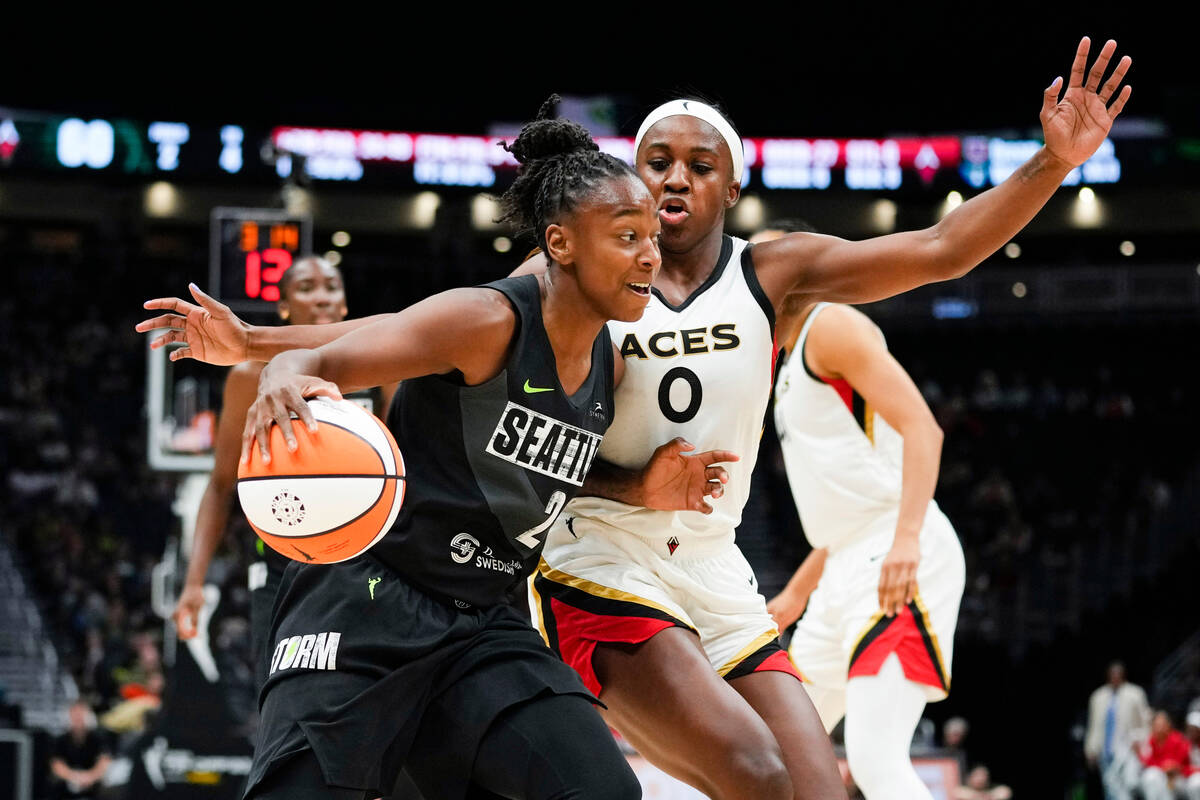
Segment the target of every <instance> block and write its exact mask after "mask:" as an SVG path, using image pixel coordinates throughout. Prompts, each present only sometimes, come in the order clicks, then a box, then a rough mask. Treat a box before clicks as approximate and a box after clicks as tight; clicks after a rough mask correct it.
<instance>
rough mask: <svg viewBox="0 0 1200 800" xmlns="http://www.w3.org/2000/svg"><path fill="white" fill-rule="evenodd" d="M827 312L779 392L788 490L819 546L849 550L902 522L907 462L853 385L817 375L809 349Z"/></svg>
mask: <svg viewBox="0 0 1200 800" xmlns="http://www.w3.org/2000/svg"><path fill="white" fill-rule="evenodd" d="M826 305H827V304H826V303H819V304H818V305H817V306H816V307H815V308H814V309H813V310H812V311H811V312H810V313H809V315H808V319H807V320H805V322H804V327H803V328H801V329H800V335H799V336H798V337H797V339H796V346H795V347H794V348H793V352H792V353H790V354H788V358H787V361H786V362H785V363H784V365H783V366H782V367H780V369H779V380H778V382H777V383H776V388H775V427H776V430H777V431H778V433H779V441H780V445H781V446H782V450H783V460H784V464H785V465H786V466H787V474H788V483H790V484H791V487H792V497H793V498H794V499H795V502H796V510H797V511H798V512H799V513H800V522H801V524H802V525H803V526H804V534H805V536H806V537H807V538H808V541H809V543H810V544H811V545H812V546H813V547H829V546H831V545H834V546H836V545H838V544H842V543H845V542H847V541H848V540H849V539H851V538H853V537H855V536H856V535H858V534H860V533H863V532H865V531H866V530H867V529H868V528H870V527H871V526H873V525H877V523H878V522H879V521H880V518H881V517H883V516H885V515H889V514H890V515H893V516H895V515H898V514H899V508H900V486H901V480H902V474H903V469H902V467H903V457H904V440H903V439H902V438H901V437H900V434H899V433H897V432H896V430H895V429H894V428H892V427H891V426H890V425H888V424H887V422H885V421H884V419H883V418H882V417H880V416H879V415H878V414H876V413H875V410H874V409H873V408H871V406H870V405H869V404H867V403H866V402H865V401H864V400H863V398H862V396H861V395H859V394H858V392H856V391H854V388H853V387H852V386H850V384H849V383H848V382H847V381H845V380H842V379H837V380H833V379H823V378H821V377H819V376H818V375H816V374H814V373H813V372H812V371H811V370H810V369H809V367H808V363H807V361H806V360H805V357H804V343H805V341H806V340H807V339H808V332H809V330H811V329H812V325H813V321H814V320H816V318H817V315H818V314H820V313H821V311H822V310H823V309H824V308H825V307H826ZM876 330H877V331H878V330H879V329H878V328H876ZM879 336H880V338H881V339H882V338H883V332H882V331H880V332H879ZM931 507H932V503H931Z"/></svg>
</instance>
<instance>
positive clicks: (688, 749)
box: [532, 37, 1131, 800]
mask: <svg viewBox="0 0 1200 800" xmlns="http://www.w3.org/2000/svg"><path fill="white" fill-rule="evenodd" d="M1090 44H1091V43H1090V40H1089V39H1087V38H1086V37H1085V38H1084V39H1083V40H1081V41H1080V43H1079V46H1078V48H1077V49H1076V53H1075V58H1074V62H1073V64H1072V68H1071V73H1070V77H1069V79H1068V80H1067V82H1066V85H1065V87H1064V82H1063V80H1062V79H1061V78H1056V79H1055V80H1054V81H1053V82H1051V84H1050V85H1049V86H1048V87H1047V88H1046V90H1045V92H1044V93H1043V98H1042V108H1041V112H1040V119H1041V122H1042V130H1043V134H1044V141H1045V145H1044V146H1043V147H1042V148H1041V149H1040V150H1039V151H1038V152H1037V153H1036V154H1035V155H1034V156H1033V157H1032V158H1031V159H1030V160H1029V161H1027V162H1026V163H1025V164H1024V165H1022V166H1021V167H1020V168H1018V169H1017V170H1016V171H1015V172H1014V173H1013V175H1012V176H1011V177H1010V178H1008V179H1007V180H1006V181H1004V182H1003V183H1002V184H1000V185H999V186H997V187H995V188H993V189H990V190H988V191H986V192H982V193H981V194H979V195H978V196H976V197H974V198H972V199H971V200H968V201H967V202H966V203H963V204H962V205H961V206H959V207H958V208H957V209H956V210H954V211H953V212H951V213H950V214H947V215H946V216H945V217H944V218H943V219H942V220H941V221H939V222H938V223H937V224H936V225H934V226H932V227H930V228H927V229H924V230H918V231H908V232H901V233H896V234H891V235H887V236H881V237H878V238H874V239H868V240H864V241H847V240H844V239H840V238H838V237H835V236H826V235H820V234H814V233H795V234H791V235H788V236H784V237H781V238H780V239H778V240H775V241H772V242H766V243H763V244H760V245H755V246H754V247H753V250H752V252H751V254H750V260H751V262H752V263H751V265H750V266H749V267H748V269H749V270H751V271H752V273H753V276H754V277H755V278H756V282H757V284H758V288H759V290H760V291H761V293H763V294H764V295H765V299H766V301H767V303H768V304H769V306H770V308H772V309H774V312H775V314H776V315H778V313H779V312H780V311H781V310H782V307H783V304H784V301H785V298H786V297H787V296H788V295H790V294H795V295H799V296H800V300H801V301H802V302H805V303H809V304H811V303H816V302H819V301H828V302H840V303H861V302H869V301H873V300H879V299H882V298H885V297H889V296H892V295H895V294H898V293H901V292H904V291H907V290H909V289H912V288H914V287H917V286H920V285H923V284H926V283H932V282H936V281H944V280H950V279H952V278H957V277H960V276H962V275H964V274H965V273H967V272H968V271H970V270H971V269H972V268H973V267H975V266H976V265H977V264H979V263H980V262H981V261H983V259H985V258H986V257H988V256H989V255H990V254H991V253H993V252H995V251H996V250H997V249H998V248H999V247H1001V246H1002V245H1003V244H1004V243H1005V242H1007V241H1009V239H1010V238H1011V237H1012V236H1013V235H1015V234H1016V233H1017V232H1018V231H1019V230H1020V229H1021V228H1022V227H1023V226H1024V225H1025V224H1026V223H1027V222H1028V221H1029V220H1030V219H1032V217H1033V216H1034V215H1035V214H1036V213H1037V211H1038V210H1039V209H1040V208H1041V207H1042V206H1043V205H1044V204H1045V202H1046V201H1047V200H1048V199H1049V198H1050V196H1051V195H1052V194H1053V193H1054V192H1055V190H1056V189H1057V188H1058V186H1059V185H1060V184H1061V183H1062V181H1063V179H1064V178H1065V177H1066V176H1067V174H1068V173H1069V172H1070V171H1071V170H1072V169H1073V168H1075V167H1077V166H1078V165H1080V164H1082V163H1083V162H1084V161H1086V160H1087V159H1088V158H1089V157H1091V155H1092V154H1093V153H1094V152H1095V151H1096V149H1097V148H1098V147H1099V146H1100V144H1101V143H1102V142H1103V141H1104V139H1105V137H1106V136H1107V134H1108V131H1109V129H1110V128H1111V125H1112V121H1113V120H1114V119H1115V118H1116V117H1117V115H1118V114H1120V112H1121V109H1122V108H1123V107H1124V105H1125V102H1126V101H1127V100H1128V98H1129V95H1130V92H1131V90H1130V87H1129V86H1125V87H1124V88H1123V89H1122V88H1121V83H1122V81H1123V79H1124V76H1125V73H1126V71H1127V70H1128V69H1129V66H1130V63H1131V60H1130V59H1129V57H1128V56H1126V57H1124V58H1122V59H1121V60H1120V62H1119V63H1117V65H1116V67H1115V68H1114V69H1113V70H1112V72H1111V74H1108V73H1109V66H1110V61H1111V60H1112V57H1113V53H1114V52H1115V50H1116V43H1115V42H1113V41H1109V42H1107V43H1106V44H1105V45H1104V47H1103V48H1102V49H1101V51H1100V54H1099V56H1098V57H1097V58H1096V60H1095V62H1094V64H1093V65H1092V67H1091V69H1090V70H1088V68H1087V62H1088V54H1089V50H1090ZM1106 74H1108V77H1107V80H1106V79H1105V77H1106ZM668 106H671V107H672V109H673V110H672V113H670V115H667V114H666V111H665V109H664V108H660V109H658V110H657V111H656V112H654V113H652V115H651V118H648V119H654V120H655V121H654V122H653V124H652V125H651V126H650V127H649V128H648V129H646V130H643V131H641V132H639V143H638V149H637V152H636V168H637V170H638V173H639V174H640V175H641V176H642V179H643V180H644V181H645V182H646V185H647V186H648V187H649V188H650V190H651V191H652V192H653V193H654V195H655V199H656V202H657V207H658V208H659V210H660V220H661V222H662V238H661V245H662V254H663V266H662V269H661V270H660V271H659V273H658V276H657V277H656V278H655V281H654V289H655V291H656V294H657V295H658V296H660V297H661V298H662V299H663V301H664V303H668V304H670V305H671V306H672V307H675V308H682V307H684V306H686V305H687V304H688V303H690V302H691V301H692V300H693V299H694V298H695V297H696V296H698V295H700V294H702V293H703V292H704V291H705V289H706V287H707V282H709V280H710V276H712V275H713V274H714V270H715V269H716V265H717V264H718V263H719V262H720V261H721V258H720V257H721V254H722V251H723V248H725V247H726V246H727V245H726V237H724V232H723V229H724V222H725V213H726V211H727V209H729V208H732V207H733V205H734V204H735V203H736V202H737V200H738V196H739V193H740V177H741V176H740V174H739V170H737V169H736V167H735V165H740V164H741V162H742V154H741V152H740V140H737V137H736V135H734V136H732V137H731V136H729V135H727V134H724V133H722V132H721V131H720V130H718V128H726V127H731V126H726V125H723V124H721V123H720V122H718V123H717V125H716V126H714V125H713V124H710V123H709V122H706V121H705V120H704V119H703V118H702V117H703V116H707V112H703V111H702V110H695V109H689V108H688V103H685V102H683V101H675V103H674V104H668ZM726 121H727V120H726ZM643 127H645V125H643ZM733 147H737V148H738V152H737V153H736V155H735V154H734V152H733V150H732V149H731V148H733ZM532 268H536V264H534V265H532ZM721 322H725V320H723V319H715V318H714V319H712V320H711V323H721ZM772 322H773V319H772ZM701 324H702V323H701V321H699V320H693V321H691V322H690V326H691V327H694V328H696V329H697V330H698V329H700V326H701ZM647 333H649V332H647ZM694 357H696V358H699V357H701V356H694ZM654 364H655V362H654V360H653V359H650V360H640V358H639V356H637V355H636V354H634V356H633V357H632V358H630V359H629V362H628V365H627V369H628V370H634V369H637V368H639V365H641V366H643V367H646V366H647V365H650V366H649V367H647V368H653V365H654ZM743 380H744V378H743ZM769 380H770V375H769V368H768V369H766V370H764V373H763V374H762V375H761V383H762V384H764V385H765V384H768V383H769ZM765 403H766V397H765V396H764V402H763V405H762V406H761V407H755V408H746V407H745V404H743V405H742V407H734V406H731V407H729V408H727V409H722V410H721V411H720V413H724V414H728V415H729V421H730V424H729V425H728V426H727V427H728V428H729V429H733V428H734V427H735V425H734V424H732V423H734V422H736V421H737V420H739V419H741V418H742V416H743V415H756V418H757V419H759V420H761V419H762V417H763V414H764V413H765V411H766V405H765ZM631 413H632V414H635V415H642V416H637V417H634V418H632V419H635V420H641V419H643V418H645V419H649V418H650V416H652V415H654V414H656V413H658V412H657V410H655V409H653V408H636V409H633V410H632V412H631V410H630V409H625V410H624V411H623V412H621V417H622V419H624V420H629V419H631V417H629V416H628V415H629V414H631ZM705 413H706V409H705V408H704V407H703V404H701V409H700V415H701V416H703V415H704V414H705ZM714 426H715V427H716V428H720V427H721V426H720V425H719V424H715V423H714ZM627 435H628V434H627ZM632 438H636V436H634V437H632ZM697 444H698V445H700V446H704V447H715V446H728V445H727V444H725V443H724V442H723V441H721V440H719V439H711V440H709V439H706V440H704V441H697ZM741 455H742V457H743V462H745V461H747V460H748V458H749V457H751V456H752V454H746V453H742V454H741ZM746 479H747V480H748V477H747V478H746ZM586 492H587V493H588V494H595V495H599V496H602V497H607V498H611V499H613V500H616V501H619V502H621V503H624V504H627V505H628V506H634V507H636V506H639V505H641V506H644V505H646V504H645V503H644V502H643V501H642V500H641V494H640V493H641V489H640V487H639V485H638V483H637V482H636V475H632V474H630V473H629V472H628V471H625V470H621V469H616V468H611V469H610V468H607V467H606V465H605V464H604V463H603V462H597V465H596V467H595V468H594V469H593V471H592V473H591V475H590V477H589V481H588V486H587V487H586ZM743 493H744V490H743V489H741V488H740V487H737V486H735V484H734V483H733V482H732V481H731V482H730V484H729V486H727V487H726V494H727V495H731V496H733V497H737V496H739V495H741V494H743ZM714 505H716V504H715V503H714ZM619 516H620V517H628V516H629V514H628V512H627V511H624V510H622V511H620V512H619ZM615 518H616V517H615ZM576 527H579V526H578V524H577V525H576ZM591 535H595V533H594V531H593V532H591V533H589V536H591ZM579 541H580V543H581V544H582V543H583V542H584V541H585V539H582V538H581V539H580V540H579ZM687 546H688V543H687V542H686V541H683V537H680V538H679V541H678V544H677V547H678V548H679V549H680V550H681V551H682V550H683V549H684V548H686V547H687ZM664 557H666V555H665V554H664ZM546 559H547V561H548V562H549V563H551V566H554V564H553V561H552V559H551V548H550V547H549V546H548V547H547V550H546ZM592 566H595V567H597V568H600V569H603V568H604V567H605V566H609V565H607V564H595V563H593V564H592ZM611 566H612V567H613V569H614V571H619V570H620V567H621V565H620V564H613V565H611ZM566 571H567V572H570V570H569V569H568V570H566ZM568 577H570V576H568ZM594 583H603V581H596V582H594ZM614 588H615V589H616V590H617V591H621V592H623V593H624V594H626V595H628V594H637V591H636V587H621V586H616V587H614V586H612V585H611V584H606V585H604V586H602V587H600V590H601V591H604V590H611V589H614ZM556 600H559V601H560V602H566V601H567V598H566V597H565V596H563V597H562V598H556ZM592 605H593V608H592V609H589V608H585V607H582V606H581V607H577V608H575V609H573V612H572V614H571V618H572V620H573V622H574V624H575V626H576V627H575V629H573V630H563V631H560V632H559V635H558V637H557V638H558V640H559V641H560V642H566V641H574V642H576V643H577V644H581V645H582V646H586V647H591V648H593V652H592V655H591V656H590V657H589V658H588V659H587V660H588V663H589V666H590V667H591V671H592V672H593V673H594V675H595V676H596V677H597V679H598V681H599V683H600V685H601V687H602V692H601V694H600V699H601V700H602V701H603V702H604V703H605V704H606V706H607V710H606V711H605V712H604V714H605V719H606V720H607V721H608V722H609V723H610V724H611V725H612V726H613V727H615V728H616V729H617V730H619V731H620V732H621V733H622V734H623V735H624V736H625V737H626V738H627V739H629V740H630V742H631V743H632V744H633V745H634V746H635V747H636V748H638V750H639V751H640V752H642V754H643V755H645V756H647V758H648V759H649V760H651V761H652V762H653V763H655V764H656V765H657V766H659V767H661V768H663V769H664V770H666V771H667V772H669V773H671V774H673V775H675V776H676V777H678V778H680V779H682V780H684V781H686V782H688V783H690V784H691V785H693V786H696V787H697V788H699V789H701V790H702V791H704V792H705V793H706V794H708V795H709V796H710V797H712V798H714V800H724V799H725V798H759V799H761V798H779V799H780V800H782V799H783V798H790V797H794V798H802V797H803V798H809V797H839V796H844V789H843V788H842V786H841V781H840V778H839V776H838V773H837V770H836V767H835V766H834V765H833V759H832V755H831V750H830V746H829V742H828V737H827V736H826V735H825V731H824V728H823V726H822V725H821V722H820V720H819V718H818V716H817V714H816V713H815V711H814V709H813V707H812V703H811V702H810V700H809V699H808V697H807V695H806V694H805V692H804V690H803V689H802V688H801V684H800V682H799V681H798V680H796V679H795V678H794V677H792V676H791V675H788V674H786V672H784V671H779V670H760V671H754V672H751V673H750V674H740V675H738V676H736V677H732V678H731V679H729V680H722V679H721V678H720V677H719V676H718V675H717V673H716V671H715V670H714V668H713V665H712V664H711V663H710V659H709V657H708V655H707V654H706V651H705V645H706V642H704V641H702V640H701V639H700V637H698V636H697V635H696V633H695V631H694V630H693V629H692V626H689V625H687V624H686V623H685V622H680V623H679V624H676V625H673V626H670V627H666V628H665V629H663V628H661V627H656V628H652V629H650V630H651V632H650V633H648V634H645V635H643V636H641V637H640V638H629V637H628V635H627V630H628V629H627V628H622V627H621V626H614V628H613V629H612V630H613V631H614V632H613V633H611V634H608V633H605V632H603V629H604V627H605V623H604V621H603V619H602V618H601V617H600V616H598V615H595V609H594V606H595V603H592ZM628 605H629V604H626V607H628ZM701 612H703V609H701ZM589 614H591V615H593V617H592V618H591V619H590V620H589V619H588V615H589ZM563 616H566V615H563ZM647 616H648V617H649V616H650V614H648V615H647ZM762 616H763V617H764V619H765V624H766V625H768V626H770V627H774V625H773V623H772V621H771V620H770V618H769V617H768V616H766V610H765V606H764V607H763V614H762ZM647 627H649V626H647ZM596 631H601V633H600V634H596V633H595V632H596ZM755 633H756V631H748V635H749V636H751V637H752V636H753V635H755ZM589 635H591V636H593V637H594V638H593V639H592V641H591V642H588V641H587V637H588V636H589ZM607 635H611V636H612V638H607V639H606V638H604V636H607ZM562 655H563V657H564V658H565V659H567V660H568V661H569V662H571V663H576V662H577V661H578V658H577V657H573V656H575V655H576V654H573V653H567V652H562ZM800 666H801V669H802V668H803V665H800ZM730 675H732V673H730Z"/></svg>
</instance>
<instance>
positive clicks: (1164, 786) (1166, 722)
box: [1134, 710, 1200, 800]
mask: <svg viewBox="0 0 1200 800" xmlns="http://www.w3.org/2000/svg"><path fill="white" fill-rule="evenodd" d="M1134 747H1135V748H1136V750H1137V754H1138V758H1139V759H1140V760H1141V762H1142V765H1143V766H1144V767H1145V769H1143V770H1142V774H1141V777H1140V779H1139V780H1138V785H1139V786H1140V787H1141V790H1142V797H1143V798H1145V800H1176V798H1184V799H1185V800H1200V772H1197V771H1196V769H1195V767H1193V766H1192V764H1191V761H1190V755H1189V753H1188V750H1189V747H1188V740H1187V738H1186V737H1184V735H1183V734H1182V733H1180V732H1179V731H1177V730H1175V726H1174V725H1173V724H1172V723H1171V716H1170V714H1168V713H1167V712H1166V711H1161V710H1160V711H1156V712H1155V714H1154V719H1153V721H1152V722H1151V723H1150V736H1149V737H1147V738H1146V739H1145V740H1144V741H1142V742H1139V743H1136V744H1134Z"/></svg>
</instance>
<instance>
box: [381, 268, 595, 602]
mask: <svg viewBox="0 0 1200 800" xmlns="http://www.w3.org/2000/svg"><path fill="white" fill-rule="evenodd" d="M487 286H488V288H491V289H495V290H497V291H499V292H502V293H503V294H504V296H505V297H507V298H508V300H509V302H510V303H512V305H513V309H514V310H515V312H516V315H517V330H516V332H515V334H514V337H513V342H512V347H511V350H510V354H509V357H508V360H507V361H506V362H505V365H504V369H503V370H502V371H501V372H500V374H499V375H496V376H495V377H494V378H492V379H491V380H489V381H486V382H485V383H482V384H479V385H477V386H467V385H464V383H463V381H462V375H461V374H460V373H453V374H450V375H430V376H426V377H422V378H416V379H414V380H407V381H404V382H403V383H401V385H400V389H399V393H398V397H397V399H396V401H395V402H393V403H392V406H391V409H390V411H389V414H388V420H387V422H388V427H389V428H390V429H391V431H392V434H393V435H394V436H395V437H396V443H397V444H398V445H399V447H400V452H401V454H402V455H403V457H404V468H405V475H406V478H407V487H406V490H405V496H404V505H403V507H402V508H401V510H400V514H399V516H398V518H397V520H396V523H395V525H394V526H393V527H392V530H391V531H390V532H389V533H388V535H387V536H385V537H384V538H383V539H382V540H380V542H379V543H378V544H376V545H375V546H374V547H373V548H372V549H371V554H372V555H373V556H374V557H375V558H377V559H379V560H380V561H382V562H384V563H385V564H387V565H388V566H390V567H391V568H392V569H394V570H396V571H397V572H399V573H400V574H402V575H404V576H405V577H407V578H408V579H409V580H410V581H412V582H413V583H415V584H416V585H418V586H420V587H422V588H423V589H425V590H427V591H430V592H433V593H435V594H437V595H440V596H442V597H445V598H449V599H452V600H455V601H458V603H459V605H460V606H461V605H463V604H470V605H475V606H489V605H494V604H497V603H502V602H504V600H505V597H506V595H507V593H508V592H509V591H510V590H511V589H512V588H514V586H515V584H517V583H519V582H521V581H522V580H523V579H524V578H525V577H526V576H527V575H529V574H530V573H531V572H532V571H533V569H534V568H535V567H536V566H537V559H538V556H539V554H540V553H541V551H542V544H543V543H544V541H545V533H546V530H547V529H548V528H549V527H550V524H551V523H552V522H553V521H554V519H555V518H556V517H557V516H558V514H559V512H560V511H562V508H563V506H564V505H565V504H566V502H567V501H568V500H570V499H571V498H572V497H574V496H575V494H576V492H578V491H579V488H580V487H581V486H582V485H583V479H584V476H585V475H586V474H587V471H588V467H590V466H591V463H592V460H593V459H594V458H595V455H596V450H597V448H598V447H599V445H600V440H601V438H603V435H604V431H605V430H607V428H608V425H609V423H610V422H611V420H612V413H613V399H612V394H613V391H612V378H613V360H612V359H613V356H612V344H611V340H610V339H609V336H608V330H607V327H604V328H601V331H600V334H599V335H598V336H597V337H596V341H595V342H594V343H593V345H592V366H591V372H590V373H589V374H588V377H587V379H586V380H585V381H584V382H583V385H582V386H580V388H579V389H578V391H576V392H575V394H573V395H570V396H568V395H567V394H566V392H565V391H564V390H563V388H562V386H561V384H560V383H559V380H558V368H557V365H556V363H555V358H554V352H553V350H552V349H551V347H550V340H549V338H548V337H547V335H546V329H545V327H544V326H543V323H542V305H541V290H540V286H539V283H538V280H537V278H536V277H535V276H532V275H524V276H520V277H516V278H506V279H504V280H499V281H495V282H494V283H489V284H487Z"/></svg>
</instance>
